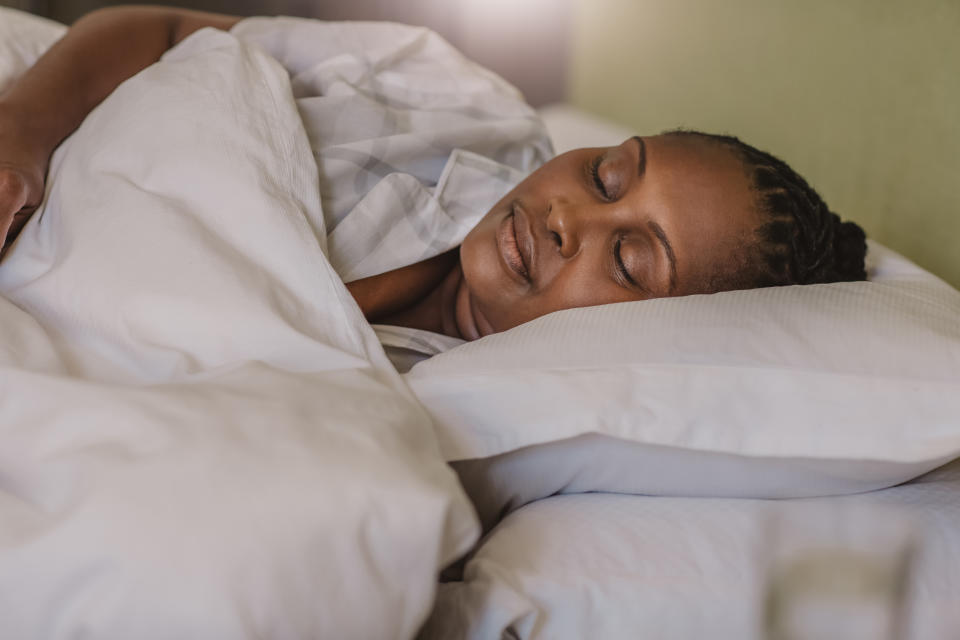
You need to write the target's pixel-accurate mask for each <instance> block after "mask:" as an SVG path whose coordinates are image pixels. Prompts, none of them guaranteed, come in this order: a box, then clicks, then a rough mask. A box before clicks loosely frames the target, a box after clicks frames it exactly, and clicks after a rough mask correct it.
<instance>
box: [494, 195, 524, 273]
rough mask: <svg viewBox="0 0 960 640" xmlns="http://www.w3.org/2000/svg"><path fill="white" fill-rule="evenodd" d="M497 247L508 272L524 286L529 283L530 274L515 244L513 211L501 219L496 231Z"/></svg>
mask: <svg viewBox="0 0 960 640" xmlns="http://www.w3.org/2000/svg"><path fill="white" fill-rule="evenodd" d="M497 247H498V248H499V249H500V256H501V257H502V258H503V261H504V263H506V265H507V267H508V268H509V269H510V271H511V272H513V273H514V274H516V275H517V276H519V277H520V278H521V279H522V280H523V282H524V283H525V284H526V283H529V282H530V272H529V270H528V269H527V266H526V265H525V264H524V262H523V255H522V254H521V253H520V247H519V245H518V243H517V228H516V215H515V213H514V212H513V211H511V212H510V215H508V216H507V217H505V218H504V219H503V221H502V222H501V223H500V227H499V228H498V229H497Z"/></svg>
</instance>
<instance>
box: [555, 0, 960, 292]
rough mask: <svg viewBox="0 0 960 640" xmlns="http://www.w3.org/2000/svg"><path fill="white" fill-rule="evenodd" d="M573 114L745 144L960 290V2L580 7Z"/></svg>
mask: <svg viewBox="0 0 960 640" xmlns="http://www.w3.org/2000/svg"><path fill="white" fill-rule="evenodd" d="M569 82H570V86H569V90H570V95H571V101H572V102H573V103H574V104H576V105H577V106H579V107H581V108H583V109H586V110H589V111H593V112H596V113H598V114H601V115H604V116H606V117H608V118H611V119H613V120H616V121H619V122H621V123H623V124H626V125H629V126H631V127H632V128H634V129H635V130H637V131H638V132H640V133H644V134H646V133H656V132H658V131H660V130H663V129H667V128H673V127H677V126H684V127H690V128H698V129H704V130H706V131H712V132H723V133H732V134H735V135H737V136H739V137H741V138H743V139H745V140H746V141H748V142H750V143H751V144H753V145H754V146H757V147H760V148H761V149H765V150H768V151H771V152H773V153H774V154H776V155H778V156H780V157H782V158H783V159H784V160H786V161H787V162H789V163H790V164H791V165H792V166H793V167H794V168H795V169H796V170H797V171H799V172H800V173H801V174H802V175H803V176H805V177H806V178H807V179H808V180H809V181H810V182H811V184H813V185H814V186H815V188H817V190H818V191H820V193H821V195H823V196H824V198H825V200H826V201H827V203H828V204H829V205H830V207H831V208H832V209H833V210H834V211H836V212H837V213H839V214H840V215H841V217H843V218H850V219H853V220H855V221H857V222H859V223H860V224H861V225H862V226H863V227H864V228H865V229H866V231H867V234H868V235H869V236H871V237H874V238H876V239H877V240H879V241H880V242H882V243H883V244H886V245H887V246H889V247H891V248H893V249H895V250H897V251H899V252H901V253H903V254H905V255H906V256H908V257H909V258H911V259H913V260H915V261H916V262H917V263H919V264H920V265H921V266H923V267H925V268H927V269H929V270H931V271H933V272H934V273H936V274H937V275H940V276H941V277H943V278H944V279H946V280H948V281H949V282H951V283H952V284H953V285H954V286H960V0H913V1H907V0H902V1H900V2H897V1H894V0H834V1H829V0H807V1H803V0H794V1H787V0H781V1H775V0H767V1H764V0H673V1H671V0H577V7H576V10H575V14H574V44H573V52H572V59H571V71H570V79H569Z"/></svg>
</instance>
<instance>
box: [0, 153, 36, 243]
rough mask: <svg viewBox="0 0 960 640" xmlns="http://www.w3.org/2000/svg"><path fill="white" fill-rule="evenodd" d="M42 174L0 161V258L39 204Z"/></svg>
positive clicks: (28, 168) (27, 166)
mask: <svg viewBox="0 0 960 640" xmlns="http://www.w3.org/2000/svg"><path fill="white" fill-rule="evenodd" d="M0 153H2V149H0ZM44 173H45V172H44V171H43V170H41V169H39V168H38V167H35V166H31V165H30V164H25V165H24V164H21V163H5V162H3V161H2V160H0V258H2V257H3V256H4V254H5V253H6V252H7V249H8V248H9V245H10V243H12V242H13V240H14V239H15V238H16V237H17V235H18V234H19V233H20V230H21V229H23V226H24V225H25V224H26V223H27V220H29V219H30V216H31V215H33V212H34V211H36V209H37V207H38V206H39V205H40V202H41V201H42V200H43V183H44Z"/></svg>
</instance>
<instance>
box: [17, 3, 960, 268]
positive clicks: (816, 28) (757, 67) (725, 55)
mask: <svg viewBox="0 0 960 640" xmlns="http://www.w3.org/2000/svg"><path fill="white" fill-rule="evenodd" d="M0 4H3V5H6V6H12V7H15V8H20V9H24V10H28V11H31V12H34V13H37V14H39V15H44V16H47V17H50V18H53V19H55V20H59V21H61V22H66V23H69V22H72V21H73V20H75V19H76V18H77V17H79V16H80V15H82V14H83V13H85V12H87V11H90V10H92V9H94V8H97V7H99V6H104V5H107V4H120V3H111V2H101V1H98V0H0ZM167 4H171V5H175V6H184V7H192V8H198V9H203V10H207V11H216V12H221V13H229V14H234V15H254V14H261V15H276V14H286V15H299V16H308V17H314V18H321V19H327V20H342V19H375V20H394V21H400V22H407V23H411V24H422V25H426V26H429V27H431V28H433V29H435V30H436V31H438V32H439V33H441V34H442V35H444V36H445V37H446V38H447V39H448V40H450V41H451V42H453V43H454V44H455V45H456V46H458V47H459V48H460V49H461V50H462V51H464V52H465V53H466V54H467V55H468V56H470V57H472V58H473V59H475V60H477V61H478V62H480V63H481V64H484V65H486V66H488V67H490V68H492V69H493V70H495V71H497V72H498V73H500V74H501V75H503V76H504V77H506V78H507V79H508V80H510V81H511V82H513V83H514V84H515V85H516V86H518V87H519V88H520V89H521V90H522V91H523V92H524V94H525V95H526V96H527V99H528V100H529V101H530V102H531V103H532V104H534V105H536V106H543V105H545V104H549V103H557V102H565V103H570V104H571V105H572V106H574V107H576V108H578V109H581V110H584V111H586V112H589V113H592V114H595V115H597V116H601V117H603V118H606V119H608V120H610V121H612V122H615V123H617V124H619V125H622V126H625V127H627V128H629V129H630V130H632V131H635V132H638V133H641V134H650V133H656V132H658V131H661V130H663V129H668V128H675V127H688V128H696V129H703V130H706V131H710V132H716V133H729V134H733V135H736V136H739V137H741V138H742V139H744V140H746V141H747V142H749V143H751V144H753V145H754V146H757V147H760V148H761V149H764V150H767V151H771V152H773V153H774V154H775V155H778V156H780V157H781V158H783V159H784V160H786V161H787V162H789V163H790V164H791V165H792V166H793V167H794V168H795V169H797V171H799V172H800V173H801V174H802V175H804V176H805V177H806V178H807V179H808V180H809V181H810V182H811V183H812V184H813V185H814V186H815V187H816V188H817V190H819V191H820V193H821V194H822V195H823V196H824V198H825V199H826V201H827V202H828V203H829V204H830V206H831V208H833V209H834V211H836V212H837V213H839V214H840V215H841V216H842V217H844V218H849V219H853V220H855V221H857V222H858V223H860V224H861V225H862V226H863V227H864V228H865V229H866V231H867V233H868V235H870V236H871V237H873V238H875V239H877V240H878V241H880V242H882V243H883V244H885V245H887V246H889V247H891V248H893V249H895V250H896V251H899V252H901V253H903V254H905V255H906V256H908V257H909V258H911V259H912V260H914V261H916V262H917V263H919V264H920V265H921V266H923V267H924V268H926V269H929V270H930V271H932V272H934V273H936V274H937V275H940V276H941V277H943V278H944V279H946V280H947V281H949V282H951V283H952V284H953V285H954V286H958V287H960V246H958V245H960V1H958V0H909V1H908V0H843V1H842V2H836V1H831V0H780V1H769V0H725V1H724V2H716V1H714V0H402V1H401V0H276V1H272V2H270V1H266V0H259V1H258V0H233V1H230V0H197V1H194V2H189V1H182V0H181V1H174V2H170V3H167Z"/></svg>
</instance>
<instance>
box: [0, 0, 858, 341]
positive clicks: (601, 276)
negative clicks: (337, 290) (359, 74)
mask: <svg viewBox="0 0 960 640" xmlns="http://www.w3.org/2000/svg"><path fill="white" fill-rule="evenodd" d="M240 21H241V19H240V18H235V17H230V16H222V15H216V14H209V13H199V12H192V11H184V10H177V9H166V8H148V7H123V8H110V9H103V10H100V11H97V12H94V13H92V14H90V15H88V16H86V17H84V18H82V19H81V20H79V21H78V22H77V23H76V24H75V25H74V26H73V27H72V28H71V29H70V30H69V31H68V32H67V33H66V35H65V36H64V37H63V38H62V39H61V40H60V41H59V42H58V43H57V44H56V45H54V46H53V47H52V48H51V49H50V50H49V51H48V52H47V53H46V54H45V55H44V56H43V57H42V58H40V59H39V61H38V62H37V63H36V64H35V65H34V66H33V67H32V68H31V69H30V70H29V71H27V72H26V73H25V74H24V75H23V76H21V77H20V79H19V80H18V81H17V82H16V83H15V84H14V85H13V86H11V87H10V88H9V89H8V90H7V91H6V92H5V93H3V94H2V95H0V245H2V246H3V247H4V251H6V249H8V248H9V245H10V243H12V242H13V240H14V239H15V238H16V236H17V234H18V233H19V231H20V229H21V228H22V227H23V226H24V224H25V223H26V221H27V220H28V219H29V217H30V215H31V213H32V212H33V211H34V210H36V208H37V207H38V205H39V204H40V202H41V200H42V198H43V193H44V182H45V175H46V172H47V168H48V165H49V162H50V158H51V155H52V153H53V151H54V149H55V148H56V147H57V146H58V145H59V144H60V142H61V141H62V140H64V138H66V137H67V136H68V135H69V134H70V133H71V132H72V131H74V130H75V129H76V128H77V127H78V126H79V125H80V124H81V122H82V121H83V120H84V118H85V117H86V115H87V114H88V113H89V112H90V111H91V110H92V109H93V108H94V107H95V106H96V105H97V104H98V103H99V102H101V101H102V100H103V99H104V98H105V97H106V96H107V95H109V94H110V93H111V92H112V91H113V90H114V89H115V88H116V87H117V86H118V85H119V84H120V83H121V82H123V81H124V80H125V79H127V78H129V77H131V76H132V75H134V74H136V73H137V72H138V71H140V70H141V69H143V68H145V67H147V66H148V65H150V64H152V63H154V62H156V61H158V60H159V59H160V57H161V56H162V55H163V53H164V52H165V51H166V50H168V49H169V48H171V47H173V46H174V45H176V44H177V43H179V42H180V41H181V40H183V39H184V38H186V37H187V36H189V35H190V34H191V33H193V32H195V31H197V30H199V29H201V28H203V27H213V28H217V29H223V30H231V29H234V27H236V26H237V25H238V23H239V22H240ZM406 29H409V28H406ZM234 32H235V33H236V32H237V30H236V29H234ZM280 40H282V38H280ZM263 41H264V42H265V43H267V44H270V43H271V42H272V43H273V46H274V47H275V48H276V49H278V51H279V53H276V54H274V51H270V50H269V47H267V48H268V51H269V52H270V53H271V54H272V55H275V57H277V58H278V59H280V60H281V63H283V62H284V61H283V59H282V57H283V52H284V51H283V48H284V45H283V43H282V42H281V43H280V44H279V45H278V44H277V41H278V38H277V37H276V34H272V35H270V34H268V35H267V36H264V38H263ZM464 64H466V63H464ZM465 68H466V67H465ZM470 68H471V69H474V67H470ZM288 70H289V69H288ZM290 72H291V75H292V74H293V73H295V71H294V70H290ZM471 73H474V74H485V75H483V76H482V77H483V78H485V79H487V80H489V76H490V74H489V73H488V72H485V71H483V70H476V69H474V70H473V71H471ZM425 75H427V76H428V75H430V74H425ZM490 82H492V81H490ZM497 82H501V81H499V80H498V79H497ZM295 86H296V83H295ZM501 98H503V96H499V97H498V100H499V102H498V104H499V103H504V100H503V99H501ZM365 99H366V98H365ZM507 102H510V103H511V104H512V103H517V104H513V105H512V106H510V108H511V109H514V110H516V109H518V108H521V107H522V108H523V109H527V111H528V112H529V114H530V117H529V118H528V120H529V121H530V122H534V123H535V126H534V125H531V127H533V128H532V129H531V131H533V132H534V133H532V134H530V136H531V137H530V141H528V142H524V144H526V145H527V149H526V150H525V151H523V152H522V153H518V152H516V149H514V150H513V151H510V152H502V153H500V152H498V151H497V148H500V149H505V148H507V146H509V145H500V146H499V147H497V145H493V144H489V143H488V144H484V141H483V140H480V141H478V142H476V143H475V144H473V148H470V149H466V151H469V152H470V153H473V154H476V155H480V156H483V155H486V156H488V159H489V160H490V162H491V163H493V164H495V163H497V162H499V163H503V164H504V165H512V168H511V166H504V171H505V172H506V174H504V173H503V172H500V174H499V175H501V182H500V183H499V184H500V185H501V186H500V187H498V189H493V188H491V189H490V190H489V191H490V193H492V194H493V195H492V196H488V200H487V201H486V202H485V203H484V204H483V208H482V210H478V211H477V212H476V213H475V215H473V217H469V216H467V217H466V218H464V219H468V220H470V225H469V226H468V227H467V228H465V229H464V230H463V233H461V234H460V235H459V236H456V237H454V236H451V237H453V239H452V240H451V239H450V238H446V239H445V240H444V242H439V243H433V244H430V243H429V241H428V245H430V246H433V247H434V249H433V251H432V252H431V251H427V250H424V251H421V252H419V253H418V254H417V256H418V257H419V258H420V259H416V260H405V261H401V262H403V264H396V265H395V267H393V268H390V267H389V266H388V267H383V266H382V265H383V264H384V263H382V262H381V263H380V264H381V266H380V267H379V268H377V269H374V270H373V272H370V270H369V269H368V272H366V273H364V272H362V270H361V271H360V272H355V273H354V275H353V277H348V276H347V274H346V273H345V272H343V271H340V270H339V269H338V272H340V273H341V277H343V279H344V281H345V282H347V287H348V289H349V291H350V292H351V294H352V295H353V297H354V298H355V299H356V301H357V303H358V304H359V306H360V308H361V309H362V311H363V312H364V314H365V316H366V318H367V319H368V320H370V321H371V322H372V323H377V324H379V325H386V326H388V327H393V328H397V329H398V330H402V329H407V330H409V331H412V332H422V335H428V334H432V335H439V336H440V337H442V336H446V337H448V339H449V338H452V339H456V340H475V339H477V338H480V337H482V336H485V335H488V334H492V333H496V332H499V331H504V330H506V329H509V328H511V327H515V326H517V325H519V324H522V323H524V322H527V321H529V320H532V319H534V318H536V317H538V316H541V315H544V314H547V313H550V312H552V311H557V310H560V309H567V308H573V307H583V306H589V305H599V304H606V303H613V302H623V301H631V300H646V299H650V298H659V297H665V296H684V295H691V294H698V293H713V292H719V291H726V290H734V289H749V288H755V287H768V286H777V285H788V284H807V283H823V282H835V281H847V280H863V279H865V277H866V275H865V271H864V255H865V252H866V244H865V236H864V233H863V231H862V230H861V228H860V227H859V226H857V225H856V224H854V223H852V222H842V221H841V220H840V218H839V217H838V216H837V215H835V214H834V213H833V212H831V211H830V210H829V209H828V208H827V205H826V204H825V203H824V202H823V200H822V199H821V198H820V196H819V195H818V194H817V192H816V191H814V190H813V189H812V188H811V187H810V186H809V185H808V184H807V182H806V181H805V180H804V179H803V178H802V177H800V176H799V175H797V173H795V172H794V171H793V170H792V169H791V168H790V167H789V166H788V165H787V164H786V163H784V162H782V161H781V160H779V159H777V158H775V157H774V156H772V155H770V154H768V153H765V152H762V151H759V150H757V149H755V148H753V147H751V146H749V145H747V144H745V143H743V142H741V141H740V140H738V139H737V138H735V137H732V136H724V135H712V134H706V133H702V132H698V131H687V130H678V131H670V132H667V133H662V134H659V135H653V136H645V137H639V136H637V137H631V138H629V139H627V140H624V141H623V142H622V143H621V144H619V145H617V146H613V147H606V148H588V149H577V150H574V151H570V152H567V153H564V154H562V155H559V156H556V157H554V158H552V159H549V160H548V159H547V158H548V153H549V143H548V142H545V134H544V133H543V129H542V125H540V124H539V123H538V122H536V118H535V116H533V114H532V111H530V110H529V107H526V105H522V101H521V99H520V98H519V96H518V95H517V96H515V97H510V99H509V100H508V101H507ZM518 105H519V106H518ZM431 108H433V107H431ZM404 109H405V110H406V111H405V114H406V115H405V116H404V118H405V122H406V124H405V125H404V126H412V125H410V123H415V122H418V121H419V120H418V119H417V118H415V117H413V116H410V115H409V114H410V113H415V112H416V111H417V109H418V105H415V104H413V105H410V104H408V105H405V107H404ZM308 111H309V110H308V109H306V108H301V113H302V115H304V116H305V117H307V116H308V113H307V112H308ZM474 111H475V112H476V113H480V112H481V111H483V112H484V114H485V115H482V117H483V118H486V119H487V122H486V123H485V126H487V127H488V128H487V129H484V130H485V131H490V130H492V129H490V128H489V127H490V125H491V124H492V126H493V128H494V129H493V130H503V131H507V130H508V129H509V128H508V127H506V125H504V127H500V128H498V122H497V121H496V115H495V114H494V115H493V116H491V115H490V113H492V112H491V111H490V110H489V109H487V110H486V111H484V110H483V109H474ZM494 111H495V110H494ZM472 117H477V118H480V117H481V116H472ZM491 118H492V121H491ZM394 120H396V118H394ZM308 131H309V126H308ZM405 132H406V130H405ZM430 135H431V136H433V137H432V138H431V142H432V143H431V145H425V146H426V147H430V148H431V149H432V151H431V153H433V154H436V153H437V151H436V148H437V147H438V146H440V147H442V146H443V145H438V144H436V141H437V140H439V139H440V136H439V134H437V133H436V132H431V134H430ZM537 136H539V137H540V138H542V139H540V140H534V138H536V137H537ZM481 137H483V136H481ZM488 142H489V141H488ZM520 142H523V141H520ZM314 143H315V141H314V140H311V144H314ZM444 144H445V145H446V147H444V148H443V150H442V154H443V155H444V156H452V154H453V153H454V151H455V150H457V149H460V148H462V147H468V146H470V145H468V144H467V143H465V142H463V140H462V139H460V138H456V137H454V138H451V139H450V140H446V141H444ZM518 144H519V142H518ZM538 145H539V146H538ZM531 149H533V151H531ZM537 149H547V150H548V151H547V152H542V153H541V152H538V151H537ZM498 153H500V156H498V155H497V154H498ZM315 155H318V157H319V154H318V152H317V151H316V149H315ZM406 155H408V156H409V155H410V154H406ZM501 156H502V157H501ZM507 156H509V157H507ZM520 157H522V158H524V160H523V161H522V162H521V161H520V160H518V158H520ZM481 159H482V158H481ZM374 160H377V161H383V160H384V158H375V159H374ZM364 162H366V165H367V166H369V165H370V164H371V162H370V161H369V158H367V159H366V160H364ZM319 164H320V170H321V174H323V172H324V166H323V163H319ZM355 164H357V163H355ZM360 164H363V163H362V162H361V163H360ZM385 164H390V163H389V162H386V163H385ZM421 164H424V163H421ZM437 166H438V167H439V168H443V164H442V163H441V164H440V165H437ZM497 166H499V165H497ZM518 168H522V169H525V170H527V169H529V170H532V172H529V171H526V173H529V175H526V177H523V174H520V175H519V177H517V179H515V180H513V181H510V180H507V181H506V182H504V179H503V178H502V176H503V175H507V174H509V175H513V174H516V173H517V172H516V169H518ZM438 172H439V171H438ZM510 172H513V173H512V174H511V173H510ZM446 173H447V171H444V174H446ZM493 173H496V172H493ZM493 173H491V175H493ZM321 177H322V178H323V175H322V176H321ZM376 177H377V179H380V178H382V177H383V176H382V174H378V175H377V176H376ZM326 178H327V182H328V183H330V182H332V181H334V180H335V176H326ZM438 179H439V176H438V175H433V176H432V178H430V177H427V178H423V177H422V178H421V181H426V182H431V184H432V185H435V183H436V181H437V180H438ZM400 182H402V181H400ZM321 184H322V185H323V184H324V181H323V179H322V180H321ZM503 185H505V186H503ZM430 188H433V187H432V186H430ZM361 195H362V194H361ZM322 196H323V200H324V209H325V216H326V215H327V211H328V210H329V211H336V210H337V208H338V207H340V208H341V209H342V208H343V206H341V205H342V204H343V203H342V202H340V200H344V198H343V197H341V196H342V194H339V195H338V193H337V192H336V186H335V185H334V186H330V187H328V188H327V189H326V190H325V191H324V193H322ZM358 198H359V196H358ZM358 198H354V199H353V201H352V202H353V203H355V202H356V200H357V199H358ZM338 199H339V200H338ZM448 199H449V198H448ZM346 200H349V198H346ZM415 200H416V198H413V197H410V198H407V199H406V200H405V199H404V197H397V198H396V199H395V200H393V202H394V204H393V207H395V208H403V207H404V206H405V202H406V201H411V202H412V201H415ZM475 200H476V199H474V201H475ZM409 206H411V207H412V206H414V205H409ZM451 206H453V205H451ZM347 208H348V209H349V207H347ZM345 215H346V214H342V215H341V214H339V213H337V214H336V217H337V220H336V221H335V222H336V223H338V224H341V225H343V226H344V228H346V227H347V226H348V225H346V224H343V221H344V219H345ZM384 224H385V225H388V224H389V225H393V224H394V223H393V222H386V223H384ZM368 226H369V225H368ZM333 227H334V224H332V223H331V222H330V221H328V228H329V229H333ZM374 231H376V232H377V233H380V234H381V235H382V234H383V233H385V232H384V231H383V230H382V229H380V230H376V229H368V233H372V232H374ZM338 233H339V232H338ZM344 233H345V231H344ZM330 237H331V242H333V238H334V234H331V236H330ZM335 250H336V247H333V248H332V251H334V252H335ZM331 260H333V258H331ZM333 261H334V266H335V267H336V266H337V263H336V261H335V260H333ZM0 268H2V263H0ZM358 273H359V275H361V276H362V277H357V274H358ZM421 342H422V341H421Z"/></svg>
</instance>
